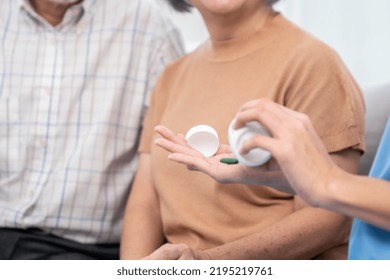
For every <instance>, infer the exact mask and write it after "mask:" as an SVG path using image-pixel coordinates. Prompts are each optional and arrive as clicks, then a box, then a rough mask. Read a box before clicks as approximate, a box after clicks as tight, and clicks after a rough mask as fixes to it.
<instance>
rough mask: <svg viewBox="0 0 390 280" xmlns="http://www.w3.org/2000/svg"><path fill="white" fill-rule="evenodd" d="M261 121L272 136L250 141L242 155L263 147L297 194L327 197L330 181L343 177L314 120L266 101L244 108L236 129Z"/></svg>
mask: <svg viewBox="0 0 390 280" xmlns="http://www.w3.org/2000/svg"><path fill="white" fill-rule="evenodd" d="M250 121H257V122H259V123H260V124H261V125H262V126H264V127H265V128H266V129H267V130H268V131H269V132H270V133H271V135H272V137H266V136H262V135H257V136H255V137H253V138H251V139H249V140H248V141H246V142H245V143H244V144H243V145H242V148H241V153H247V152H248V151H249V150H251V149H253V148H256V147H260V148H262V149H266V150H268V151H270V152H271V153H272V155H273V157H274V158H276V160H277V161H278V163H279V166H280V168H281V169H282V171H283V173H284V176H285V177H286V178H287V180H288V181H289V183H290V185H291V186H292V187H293V188H294V190H295V191H296V193H298V194H299V195H301V196H302V198H303V199H304V200H306V201H308V202H309V203H310V204H316V201H317V200H318V199H320V198H321V197H323V196H324V195H325V193H326V187H327V186H328V185H329V182H330V180H332V178H333V177H334V176H335V175H336V174H337V173H340V169H339V168H338V167H337V166H336V165H335V164H334V163H333V161H332V159H331V157H330V155H329V154H328V152H327V150H326V149H325V147H324V145H323V144H322V141H321V139H320V138H319V136H318V135H317V133H316V131H315V129H314V127H313V125H312V123H311V121H310V119H309V118H308V117H307V116H306V115H304V114H302V113H298V112H295V111H293V110H291V109H288V108H286V107H284V106H281V105H279V104H276V103H274V102H272V101H269V100H266V99H259V100H253V101H250V102H248V103H246V104H244V105H243V106H242V107H241V109H240V111H239V113H238V114H237V117H236V123H235V127H234V128H235V129H238V128H240V127H243V126H244V125H245V124H246V123H247V122H250Z"/></svg>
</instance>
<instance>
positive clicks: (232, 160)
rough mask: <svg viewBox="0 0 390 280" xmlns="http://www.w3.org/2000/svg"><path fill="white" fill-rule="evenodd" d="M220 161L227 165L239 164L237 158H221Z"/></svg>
mask: <svg viewBox="0 0 390 280" xmlns="http://www.w3.org/2000/svg"><path fill="white" fill-rule="evenodd" d="M219 161H220V162H222V163H225V164H237V163H238V160H237V159H235V158H221V159H220V160H219Z"/></svg>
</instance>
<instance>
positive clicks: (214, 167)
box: [155, 125, 279, 185]
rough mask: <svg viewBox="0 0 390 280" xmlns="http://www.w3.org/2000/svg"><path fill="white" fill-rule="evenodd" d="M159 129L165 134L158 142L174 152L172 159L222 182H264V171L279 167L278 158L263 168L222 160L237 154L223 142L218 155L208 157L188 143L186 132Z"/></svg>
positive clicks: (158, 130)
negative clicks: (223, 161) (221, 160)
mask: <svg viewBox="0 0 390 280" xmlns="http://www.w3.org/2000/svg"><path fill="white" fill-rule="evenodd" d="M155 130H156V132H157V133H159V134H160V135H161V136H162V138H158V139H156V142H155V143H156V144H157V145H158V146H160V147H162V148H164V149H165V150H167V151H168V152H170V153H171V154H170V155H169V156H168V158H169V159H170V160H173V161H176V162H179V163H182V164H185V165H186V166H187V168H188V169H189V170H196V171H201V172H203V173H205V174H207V175H209V176H211V177H212V178H214V179H215V180H216V181H218V182H220V183H246V184H257V185H261V184H262V179H264V172H269V171H270V170H274V171H275V170H278V169H279V167H278V166H277V165H275V161H270V162H269V163H268V164H266V165H263V166H260V167H247V166H244V165H241V164H232V165H228V164H225V163H221V162H220V159H221V158H233V157H234V155H233V154H232V152H231V150H230V148H229V146H228V145H221V146H220V147H219V150H218V151H217V153H216V154H215V155H214V156H212V157H209V158H206V157H205V156H203V155H202V154H201V153H200V152H199V151H197V150H196V149H194V148H192V147H190V146H189V145H188V144H187V141H186V140H185V137H184V135H182V134H175V133H173V132H172V131H171V130H169V129H168V128H167V127H165V126H162V125H159V126H156V128H155ZM264 183H265V182H264Z"/></svg>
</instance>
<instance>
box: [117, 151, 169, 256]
mask: <svg viewBox="0 0 390 280" xmlns="http://www.w3.org/2000/svg"><path fill="white" fill-rule="evenodd" d="M152 178H153V177H152V174H151V165H150V154H146V153H142V154H141V155H140V159H139V165H138V171H137V173H136V176H135V180H134V183H133V187H132V191H131V195H130V196H129V200H128V203H127V207H126V210H125V216H124V221H123V229H122V238H121V250H120V257H121V259H140V258H142V257H145V256H147V255H148V254H150V253H151V252H153V251H154V250H156V249H157V248H158V247H160V246H161V245H162V244H163V243H164V242H165V241H164V235H163V232H162V224H161V215H160V208H159V202H158V198H157V193H156V191H155V189H154V186H153V181H152Z"/></svg>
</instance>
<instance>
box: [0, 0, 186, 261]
mask: <svg viewBox="0 0 390 280" xmlns="http://www.w3.org/2000/svg"><path fill="white" fill-rule="evenodd" d="M0 40H1V45H0V248H1V249H0V258H1V259H48V258H51V259H115V258H118V256H119V245H118V243H119V240H120V232H121V224H122V216H123V208H124V205H125V202H126V199H127V196H128V193H129V190H130V185H131V182H132V179H133V175H134V171H135V169H136V166H137V157H136V151H137V142H138V135H139V132H140V129H141V123H142V119H143V116H144V113H145V109H146V108H147V105H148V97H149V95H150V92H151V89H152V88H153V86H154V83H155V80H156V78H157V76H158V74H159V73H160V72H161V71H162V70H163V68H164V66H165V65H166V64H167V63H168V62H169V61H171V60H173V59H175V58H177V57H178V56H180V55H181V54H182V47H181V41H180V38H179V36H178V33H177V31H176V30H175V29H174V28H173V26H172V25H171V24H170V22H169V21H168V20H167V19H166V18H164V17H163V16H162V15H161V14H160V12H159V11H158V9H157V8H156V7H155V6H154V4H153V3H152V1H149V0H134V1H126V0H116V1H102V0H84V1H82V0H79V1H75V0H30V1H29V0H4V1H0Z"/></svg>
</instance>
